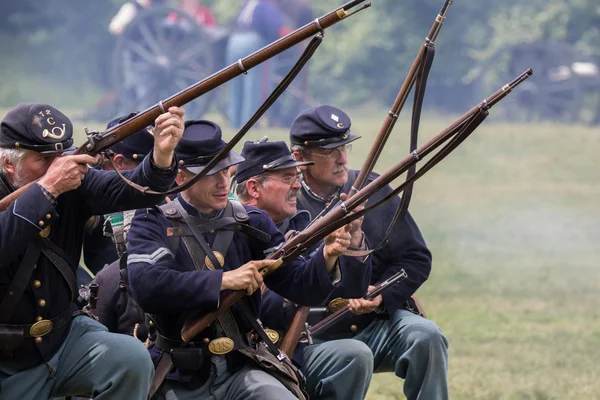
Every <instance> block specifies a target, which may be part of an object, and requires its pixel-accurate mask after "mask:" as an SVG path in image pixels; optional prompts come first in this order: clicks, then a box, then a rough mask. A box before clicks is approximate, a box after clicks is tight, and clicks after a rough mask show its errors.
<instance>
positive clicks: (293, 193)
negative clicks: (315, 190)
mask: <svg viewBox="0 0 600 400" xmlns="http://www.w3.org/2000/svg"><path fill="white" fill-rule="evenodd" d="M299 196H300V189H292V190H290V191H289V192H288V194H287V196H285V200H286V201H289V200H293V199H296V198H298V197H299Z"/></svg>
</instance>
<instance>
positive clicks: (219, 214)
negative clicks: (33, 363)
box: [177, 193, 225, 221]
mask: <svg viewBox="0 0 600 400" xmlns="http://www.w3.org/2000/svg"><path fill="white" fill-rule="evenodd" d="M177 198H178V199H179V203H180V204H181V206H182V207H183V208H184V209H185V211H187V213H188V214H190V215H192V216H194V217H199V218H202V219H205V220H207V221H212V220H215V219H219V218H221V217H222V216H223V212H224V211H225V209H223V210H219V211H216V212H214V213H212V214H210V215H207V214H202V213H201V212H200V211H198V209H197V208H196V207H194V205H192V204H191V203H190V202H188V201H187V200H186V199H185V198H184V197H183V195H182V194H181V193H179V194H177Z"/></svg>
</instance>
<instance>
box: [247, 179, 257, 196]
mask: <svg viewBox="0 0 600 400" xmlns="http://www.w3.org/2000/svg"><path fill="white" fill-rule="evenodd" d="M244 185H246V192H248V195H249V196H250V197H252V198H253V199H258V198H259V197H260V187H259V186H260V183H258V181H257V180H256V179H254V178H250V179H248V180H247V181H246V182H245V183H244Z"/></svg>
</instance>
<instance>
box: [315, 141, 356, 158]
mask: <svg viewBox="0 0 600 400" xmlns="http://www.w3.org/2000/svg"><path fill="white" fill-rule="evenodd" d="M350 150H352V145H351V144H350V143H347V144H345V145H343V146H340V147H336V148H335V149H333V150H331V151H329V152H327V153H324V154H319V153H315V152H314V151H312V152H311V153H310V154H312V155H313V156H317V157H324V158H329V159H330V160H337V159H338V158H340V157H341V156H342V153H344V154H345V153H349V152H350Z"/></svg>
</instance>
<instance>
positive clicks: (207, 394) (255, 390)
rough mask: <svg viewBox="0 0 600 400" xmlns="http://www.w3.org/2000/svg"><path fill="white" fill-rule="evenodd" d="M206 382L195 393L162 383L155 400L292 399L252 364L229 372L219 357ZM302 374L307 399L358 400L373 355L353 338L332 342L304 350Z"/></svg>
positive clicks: (364, 390) (365, 386) (368, 377)
mask: <svg viewBox="0 0 600 400" xmlns="http://www.w3.org/2000/svg"><path fill="white" fill-rule="evenodd" d="M211 363H212V365H211V372H210V377H209V379H208V381H207V382H206V383H205V384H204V385H203V386H202V387H200V388H198V389H196V390H188V389H185V388H183V387H182V385H180V384H179V383H177V382H173V381H165V382H164V383H163V384H162V386H161V388H160V390H159V393H158V394H157V396H156V398H157V400H199V399H211V400H280V399H283V400H285V399H295V398H296V397H295V396H294V395H293V394H292V393H291V392H290V391H289V390H287V389H286V388H285V387H284V386H283V385H282V384H281V383H280V382H279V381H278V380H277V379H276V378H274V377H273V376H271V375H270V374H268V373H267V372H264V371H262V370H261V369H259V368H258V367H255V366H254V365H248V366H246V367H244V368H243V369H242V370H240V371H238V372H235V373H233V374H232V373H230V372H228V371H227V364H226V362H225V359H224V358H223V357H218V356H213V357H212V358H211ZM302 373H304V374H305V376H306V381H307V385H306V386H307V387H306V389H307V391H308V394H309V395H310V399H311V400H314V399H322V400H325V399H338V400H353V399H357V400H361V399H363V398H364V397H365V395H366V394H367V390H368V389H369V383H370V382H371V376H372V374H373V355H372V354H371V350H369V348H368V347H367V346H366V345H365V344H364V343H361V342H359V341H356V340H353V339H342V340H332V341H330V342H325V343H322V344H316V345H313V346H308V347H307V348H306V349H305V350H304V366H303V367H302Z"/></svg>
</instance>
